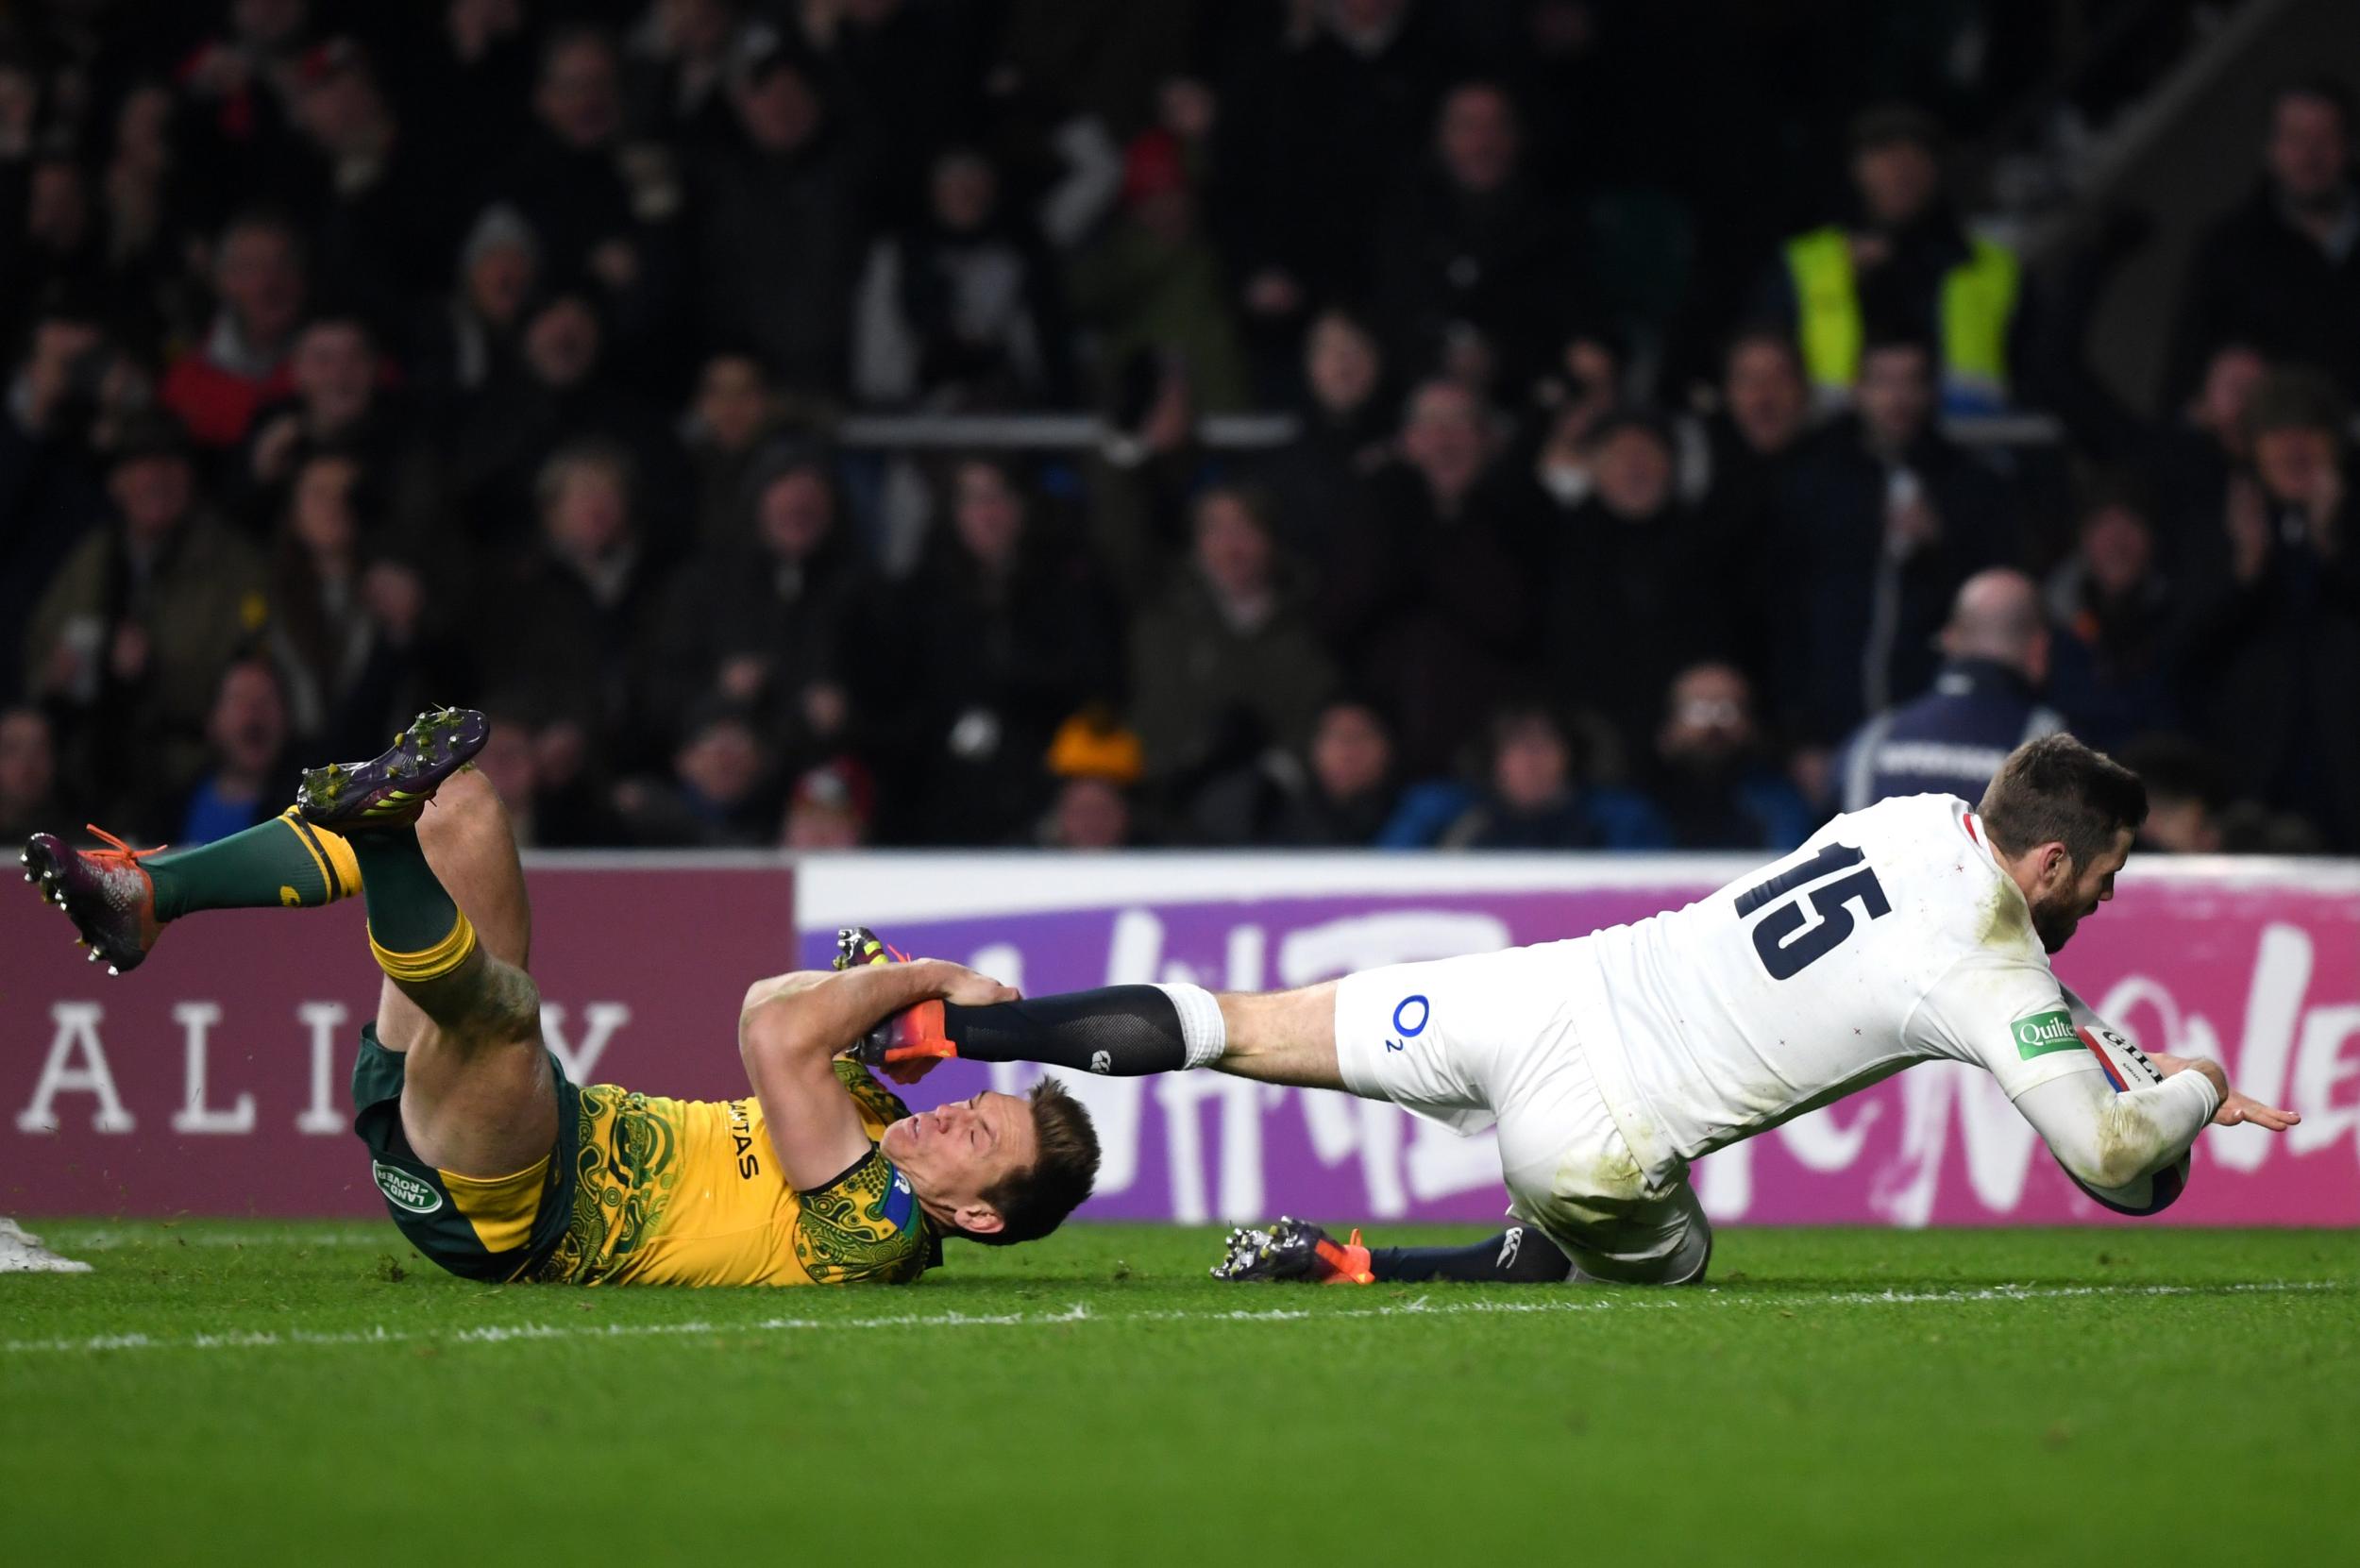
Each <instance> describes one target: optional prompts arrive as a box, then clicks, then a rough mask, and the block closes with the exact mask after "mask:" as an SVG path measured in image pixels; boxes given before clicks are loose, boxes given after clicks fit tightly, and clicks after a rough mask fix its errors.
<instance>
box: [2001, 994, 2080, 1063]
mask: <svg viewBox="0 0 2360 1568" xmlns="http://www.w3.org/2000/svg"><path fill="white" fill-rule="evenodd" d="M2081 1046H2082V1038H2081V1037H2080V1036H2078V1035H2076V1034H2075V1033H2074V1032H2073V1015H2072V1014H2070V1013H2068V1012H2066V1011H2065V1009H2064V1008H2062V1007H2059V1008H2056V1009H2054V1010H2052V1011H2050V1012H2046V1013H2035V1014H2033V1015H2032V1016H2031V1018H2025V1019H2018V1020H2015V1051H2016V1054H2017V1055H2019V1056H2021V1057H2023V1058H2024V1059H2025V1060H2026V1061H2028V1062H2029V1061H2031V1059H2032V1058H2033V1057H2035V1056H2046V1055H2048V1054H2049V1053H2050V1052H2052V1051H2078V1050H2080V1049H2081Z"/></svg>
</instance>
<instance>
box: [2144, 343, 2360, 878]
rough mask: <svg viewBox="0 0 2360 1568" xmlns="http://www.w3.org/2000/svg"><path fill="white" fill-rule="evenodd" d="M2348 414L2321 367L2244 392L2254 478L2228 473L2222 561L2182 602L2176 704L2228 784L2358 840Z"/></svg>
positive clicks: (2356, 621)
mask: <svg viewBox="0 0 2360 1568" xmlns="http://www.w3.org/2000/svg"><path fill="white" fill-rule="evenodd" d="M2349 420H2350V415H2349V413H2347V411H2346V407H2345V404H2344V402H2343V399H2342V398H2341V397H2340V396H2337V395H2336V393H2335V389H2334V387H2333V386H2332V385H2330V384H2328V383H2327V382H2326V381H2325V380H2324V379H2321V378H2319V377H2318V376H2316V375H2313V374H2310V373H2304V372H2286V373H2282V374H2280V375H2278V376H2274V377H2273V378H2271V379H2270V380H2269V381H2268V382H2267V383H2265V385H2264V386H2263V388H2262V389H2261V391H2259V392H2258V393H2256V394H2255V395H2254V398H2253V405H2252V410H2251V413H2250V418H2249V424H2250V430H2251V444H2252V450H2253V478H2252V479H2251V480H2250V481H2242V480H2241V481H2237V482H2235V483H2233V485H2232V487H2231V491H2230V500H2229V507H2228V514H2227V517H2226V519H2225V528H2226V531H2227V532H2228V535H2229V544H2230V570H2229V572H2228V574H2227V575H2226V577H2225V579H2223V580H2221V581H2219V582H2214V583H2209V584H2206V585H2205V587H2206V589H2207V590H2208V591H2207V592H2206V593H2205V595H2204V597H2203V598H2202V599H2200V602H2199V603H2198V604H2197V605H2195V606H2194V607H2193V614H2194V622H2195V623H2194V625H2193V627H2192V629H2191V632H2190V637H2189V646H2188V649H2187V664H2186V666H2185V668H2186V672H2187V689H2186V700H2187V702H2188V717H2189V719H2190V721H2191V726H2192V728H2193V729H2194V731H2195V733H2197V735H2198V736H2199V737H2200V738H2201V739H2203V740H2204V741H2206V742H2207V743H2208V744H2209V745H2210V746H2211V747H2212V749H2213V750H2214V752H2215V754H2216V755H2217V756H2219V757H2220V758H2221V759H2222V760H2223V761H2224V762H2225V763H2226V764H2227V766H2228V767H2230V769H2231V779H2232V783H2233V785H2234V789H2235V791H2236V792H2237V793H2238V794H2240V795H2245V796H2250V797H2251V798H2253V799H2255V800H2257V801H2260V802H2261V803H2262V804H2263V805H2265V806H2267V807H2269V808H2271V809H2273V810H2276V811H2282V812H2293V813H2296V814H2298V815H2300V816H2301V817H2302V818H2305V819H2307V820H2308V821H2309V822H2310V823H2311V824H2312V825H2313V826H2314V827H2315V828H2316V829H2317V830H2318V832H2319V833H2320V834H2321V835H2323V836H2324V838H2325V841H2326V843H2327V844H2328V845H2329V846H2330V847H2332V848H2334V849H2335V850H2336V851H2338V852H2350V851H2353V850H2360V725H2354V724H2353V723H2352V693H2353V692H2354V691H2360V572H2356V571H2355V565H2354V560H2353V545H2352V532H2353V525H2352V499H2351V491H2350V488H2349V481H2348V479H2347V478H2346V475H2345V472H2344V460H2345V452H2344V442H2345V431H2346V430H2348V429H2349Z"/></svg>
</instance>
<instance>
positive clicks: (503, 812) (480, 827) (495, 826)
mask: <svg viewBox="0 0 2360 1568" xmlns="http://www.w3.org/2000/svg"><path fill="white" fill-rule="evenodd" d="M507 832H508V812H507V808H506V807H504V806H502V805H501V804H500V797H499V791H498V790H497V789H494V788H493V787H492V781H491V780H490V779H487V778H485V777H484V776H483V774H482V773H480V772H479V771H478V770H477V769H476V768H475V767H462V768H461V769H459V771H457V772H456V773H453V774H452V775H451V776H450V777H449V778H447V779H446V780H444V781H443V784H442V787H441V788H439V789H437V790H436V791H435V792H434V801H433V803H432V804H431V805H430V806H429V807H428V808H427V810H426V812H425V813H424V814H423V815H422V816H420V817H419V818H418V842H419V843H421V844H423V845H425V846H426V847H427V848H428V850H429V851H432V850H433V849H434V848H435V847H436V846H437V845H453V844H464V843H466V842H468V841H469V840H471V839H473V838H475V837H477V836H479V835H484V834H498V835H502V836H506V835H507Z"/></svg>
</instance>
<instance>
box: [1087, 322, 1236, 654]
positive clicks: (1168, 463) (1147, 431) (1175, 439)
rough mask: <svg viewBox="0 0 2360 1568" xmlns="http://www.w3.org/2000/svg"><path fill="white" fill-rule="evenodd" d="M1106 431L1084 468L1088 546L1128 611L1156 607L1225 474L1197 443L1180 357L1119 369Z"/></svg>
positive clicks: (1145, 356) (1134, 360) (1145, 357)
mask: <svg viewBox="0 0 2360 1568" xmlns="http://www.w3.org/2000/svg"><path fill="white" fill-rule="evenodd" d="M1112 381H1113V384H1112V386H1111V388H1110V389H1109V391H1110V396H1109V398H1108V407H1107V410H1106V424H1107V427H1108V428H1107V431H1106V433H1105V434H1104V436H1103V437H1101V438H1100V440H1099V443H1098V449H1097V450H1096V451H1095V452H1093V453H1091V454H1090V458H1089V462H1088V465H1087V468H1086V469H1085V470H1084V479H1085V486H1084V488H1085V489H1086V491H1087V494H1088V497H1089V512H1088V526H1089V542H1090V548H1091V549H1092V550H1094V551H1095V552H1096V554H1097V557H1098V563H1099V565H1100V566H1101V567H1102V568H1103V569H1104V571H1105V573H1106V575H1107V577H1108V578H1109V579H1110V580H1111V581H1112V582H1113V583H1114V585H1115V587H1116V589H1117V590H1118V591H1119V592H1120V593H1121V599H1122V602H1123V605H1124V607H1125V608H1126V609H1127V610H1128V611H1129V612H1130V613H1132V614H1137V613H1138V612H1139V611H1140V610H1142V609H1145V608H1147V607H1148V606H1150V605H1152V604H1154V603H1155V600H1156V599H1159V598H1161V597H1162V595H1163V592H1164V590H1165V588H1166V587H1167V586H1168V585H1169V583H1170V582H1171V581H1172V573H1173V569H1174V567H1175V566H1176V565H1179V564H1180V563H1181V562H1182V561H1183V560H1184V559H1185V558H1186V556H1187V555H1188V548H1189V538H1190V533H1191V531H1192V530H1193V528H1194V526H1195V505H1196V497H1197V493H1198V492H1199V491H1200V490H1202V489H1203V488H1204V487H1205V485H1206V484H1207V483H1210V482H1214V481H1217V480H1218V479H1219V477H1220V468H1219V465H1218V464H1216V462H1215V461H1214V458H1213V455H1212V454H1211V453H1208V452H1207V451H1205V447H1204V445H1203V444H1202V443H1201V442H1200V441H1199V440H1198V438H1197V420H1196V394H1195V390H1194V388H1193V386H1192V385H1191V383H1190V381H1189V379H1188V365H1187V362H1185V361H1184V360H1182V359H1181V358H1180V357H1179V356H1178V355H1176V354H1164V353H1156V352H1150V351H1147V350H1144V349H1143V350H1141V351H1139V352H1138V353H1135V354H1133V355H1132V356H1131V357H1130V358H1129V359H1127V360H1125V361H1124V362H1122V363H1121V365H1119V366H1116V367H1115V368H1114V374H1113V378H1112Z"/></svg>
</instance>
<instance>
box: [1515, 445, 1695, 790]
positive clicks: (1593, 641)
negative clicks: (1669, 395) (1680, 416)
mask: <svg viewBox="0 0 2360 1568" xmlns="http://www.w3.org/2000/svg"><path fill="white" fill-rule="evenodd" d="M1588 467H1589V471H1590V475H1591V478H1592V481H1593V483H1592V490H1591V494H1590V495H1589V497H1587V498H1586V499H1584V500H1582V501H1581V502H1580V503H1579V504H1578V505H1576V506H1574V507H1573V508H1571V509H1570V510H1565V511H1562V512H1561V514H1558V515H1554V516H1552V517H1551V518H1550V519H1549V524H1550V526H1549V528H1548V531H1547V533H1546V534H1545V536H1544V537H1543V538H1542V541H1541V562H1542V565H1541V570H1542V584H1543V586H1542V592H1543V593H1544V594H1545V595H1546V596H1547V597H1546V599H1545V600H1544V604H1545V609H1544V611H1543V614H1542V670H1543V674H1544V678H1545V679H1546V681H1547V682H1548V685H1549V691H1550V693H1551V695H1552V697H1553V698H1554V699H1555V700H1557V701H1558V702H1559V703H1560V704H1562V705H1564V706H1565V707H1567V708H1569V709H1576V710H1581V711H1586V712H1590V713H1593V714H1595V715H1596V716H1597V717H1600V718H1602V719H1604V720H1605V721H1606V723H1607V725H1608V726H1609V727H1610V729H1611V731H1612V732H1613V734H1614V737H1615V740H1616V741H1617V743H1618V745H1619V747H1620V753H1621V754H1620V756H1619V757H1618V758H1616V759H1613V762H1612V763H1611V764H1610V766H1615V767H1618V768H1619V767H1629V766H1632V765H1635V764H1637V763H1638V762H1639V761H1640V759H1642V758H1644V756H1645V755H1646V754H1647V752H1648V750H1650V749H1651V747H1650V743H1651V741H1652V738H1653V736H1654V733H1655V731H1656V728H1657V726H1658V724H1659V723H1660V719H1661V716H1662V704H1663V693H1664V691H1665V689H1666V688H1667V687H1668V686H1669V685H1670V684H1671V683H1672V679H1673V677H1674V676H1675V675H1676V674H1677V673H1678V672H1679V671H1680V670H1682V669H1684V668H1686V667H1687V666H1690V665H1692V664H1694V663H1695V662H1696V661H1697V660H1698V659H1700V658H1702V657H1704V656H1705V655H1707V654H1709V653H1715V652H1726V651H1728V644H1729V642H1730V641H1731V637H1730V634H1729V626H1730V612H1729V608H1728V606H1729V604H1730V601H1731V599H1732V598H1733V593H1732V589H1731V585H1730V584H1729V583H1728V582H1726V581H1725V580H1724V578H1723V576H1722V574H1723V572H1724V571H1726V570H1727V568H1728V558H1729V555H1730V553H1731V551H1730V547H1729V545H1728V542H1727V541H1725V540H1724V539H1722V538H1720V537H1719V536H1718V535H1717V534H1716V532H1715V531H1714V527H1713V524H1712V521H1711V519H1710V518H1706V517H1701V516H1699V515H1697V514H1695V513H1694V512H1692V511H1691V510H1690V509H1689V508H1687V507H1685V506H1683V505H1681V504H1680V502H1679V501H1678V500H1677V497H1675V496H1674V494H1673V452H1672V436H1671V432H1670V430H1668V429H1667V428H1666V426H1665V425H1664V424H1663V422H1662V421H1660V419H1657V418H1655V417H1653V416H1651V415H1647V414H1642V413H1622V414H1617V415H1614V416H1612V417H1610V418H1609V419H1608V420H1607V421H1606V422H1605V423H1604V424H1603V425H1601V426H1599V427H1598V429H1597V431H1596V433H1595V435H1594V436H1593V439H1592V441H1591V443H1590V455H1589V459H1588Z"/></svg>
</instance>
